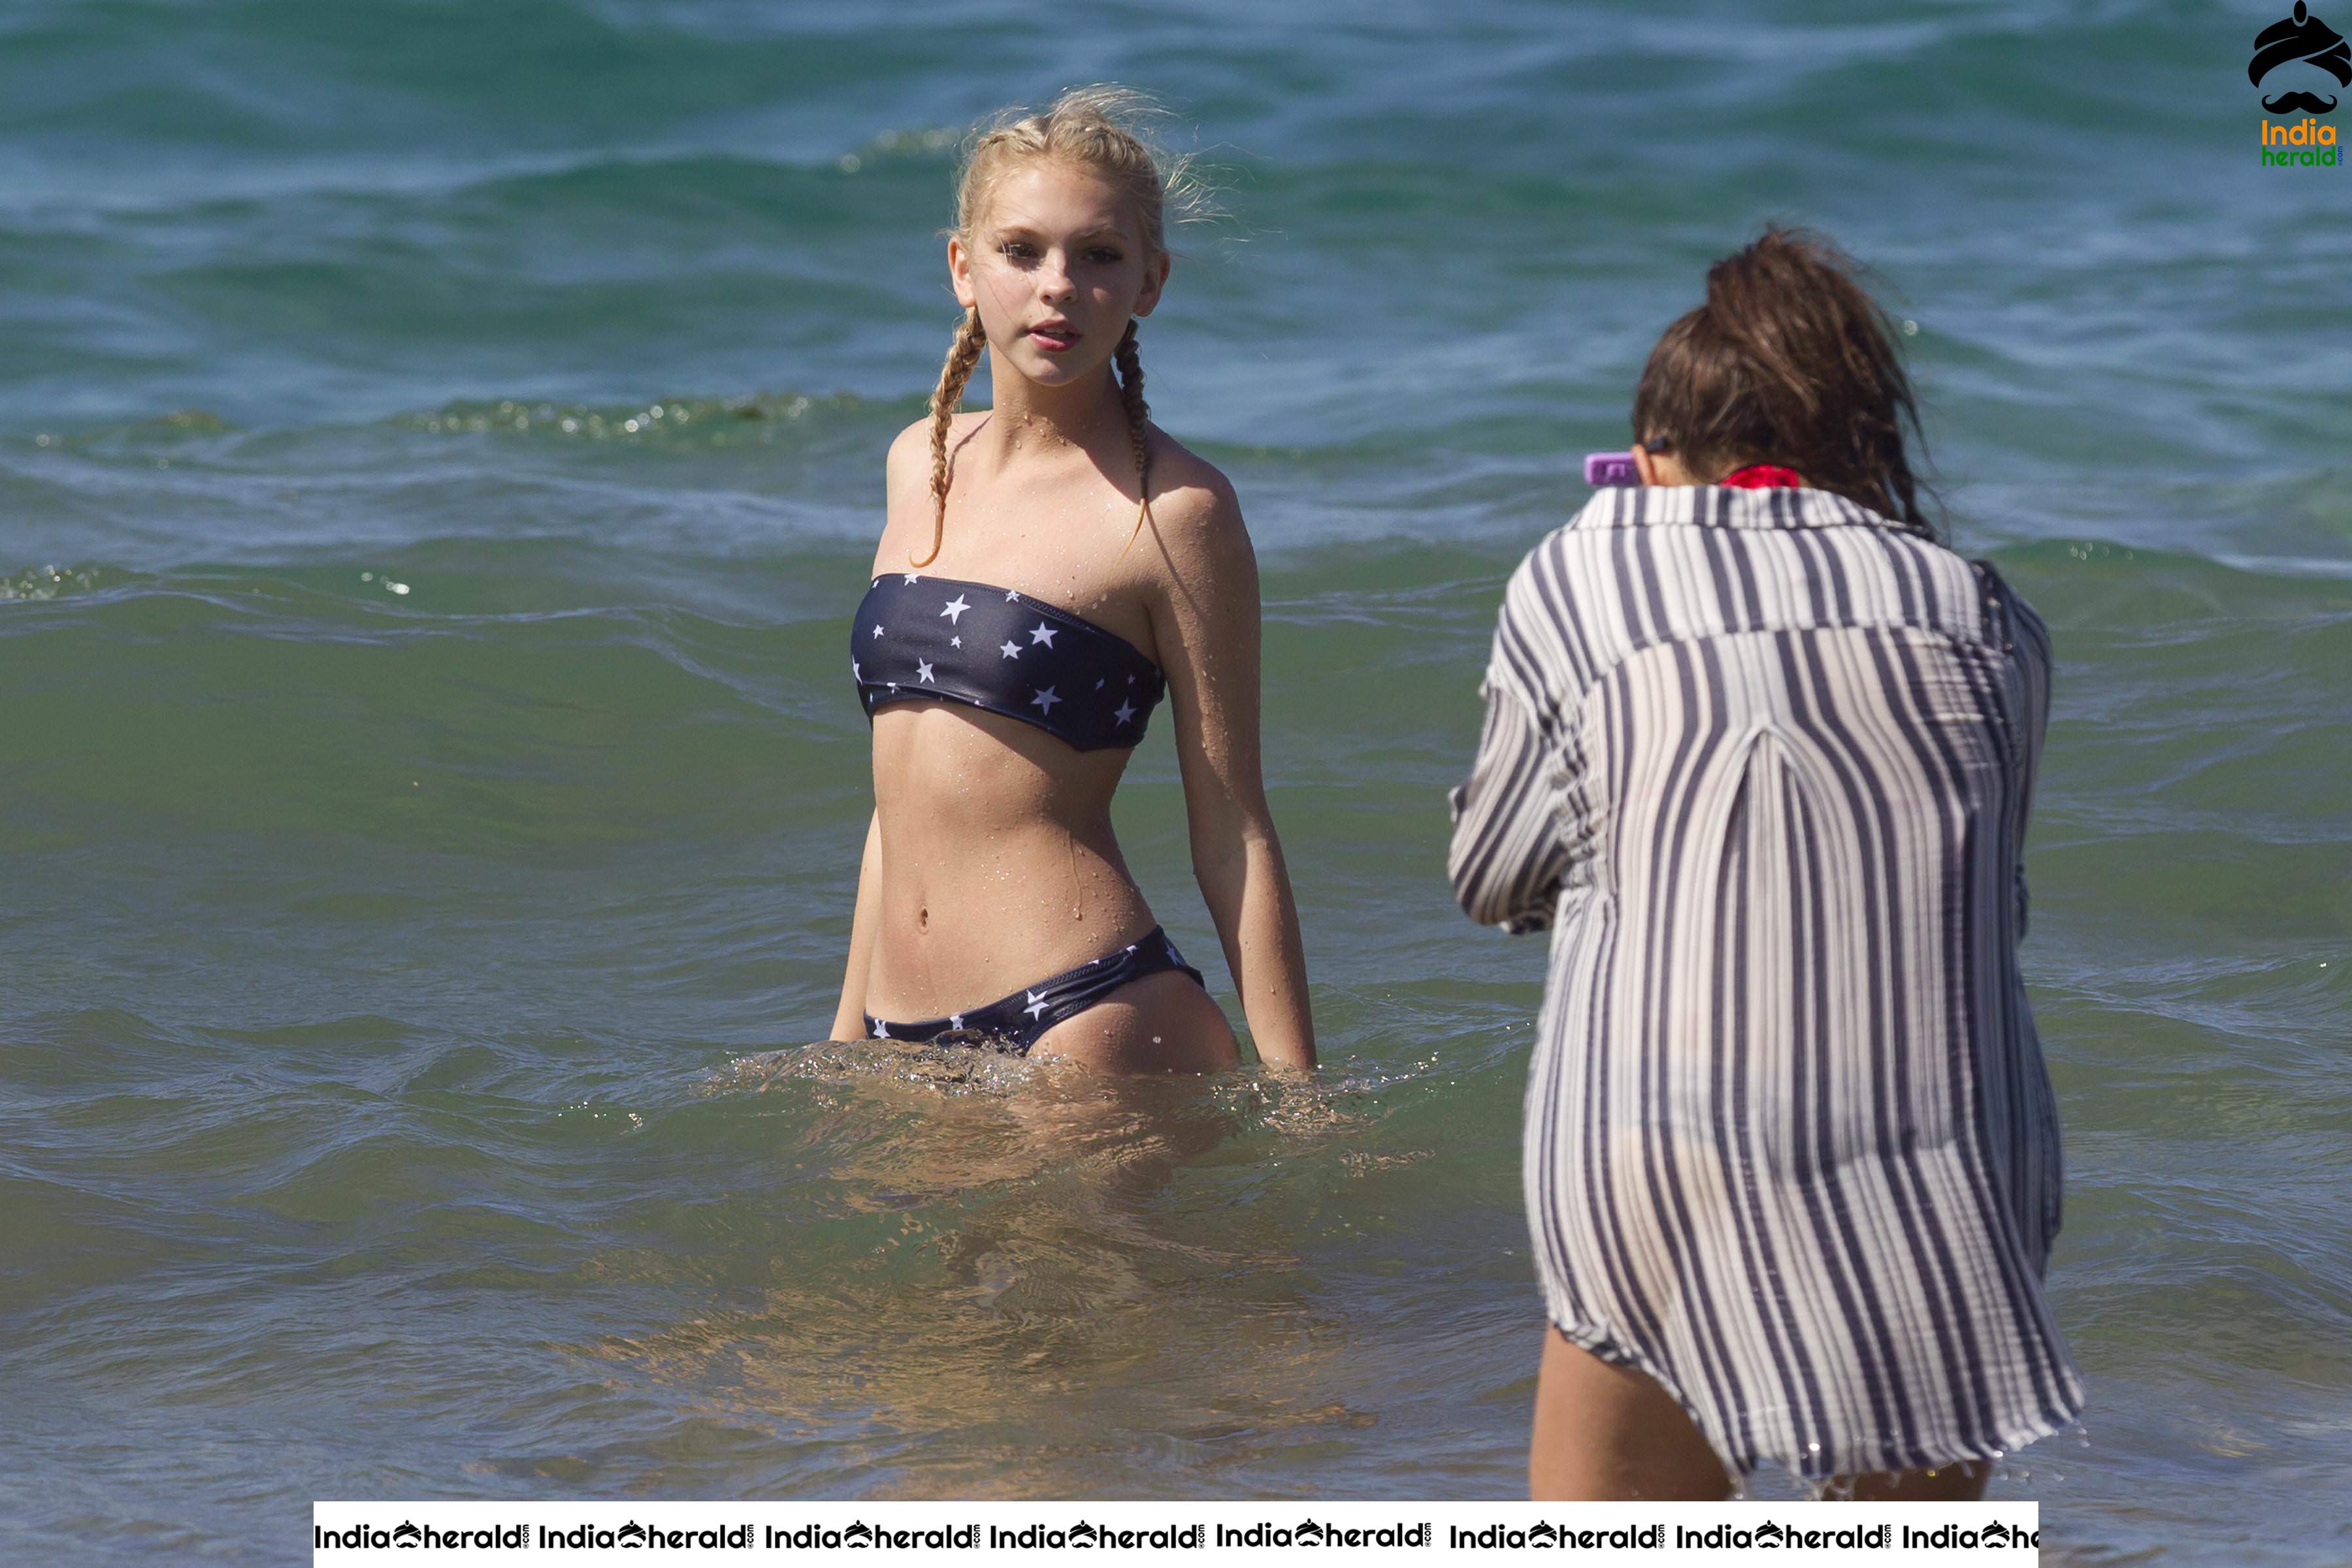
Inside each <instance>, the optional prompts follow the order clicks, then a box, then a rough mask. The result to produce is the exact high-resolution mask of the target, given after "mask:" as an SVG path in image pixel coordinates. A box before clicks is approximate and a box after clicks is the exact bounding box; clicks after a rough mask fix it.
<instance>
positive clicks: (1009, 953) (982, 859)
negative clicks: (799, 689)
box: [866, 701, 1153, 1018]
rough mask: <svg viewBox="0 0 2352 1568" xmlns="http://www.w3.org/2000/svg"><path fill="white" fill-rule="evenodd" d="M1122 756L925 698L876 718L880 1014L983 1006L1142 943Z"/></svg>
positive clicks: (872, 990)
mask: <svg viewBox="0 0 2352 1568" xmlns="http://www.w3.org/2000/svg"><path fill="white" fill-rule="evenodd" d="M1128 756H1129V753H1128V752H1124V751H1103V752H1072V751H1071V749H1070V747H1069V745H1068V744H1067V743H1066V742H1063V741H1061V740H1059V739H1057V738H1055V737H1054V736H1052V735H1049V734H1047V733H1045V731H1042V730H1039V729H1037V728H1036V727H1035V726H1034V725H1030V724H1024V723H1023V722H1021V721H1018V720H1014V719H1007V718H1004V717H1003V716H1001V715H998V714H994V713H989V712H985V711H983V710H979V709H973V708H965V707H961V706H958V705H954V704H950V703H944V702H937V701H926V702H910V703H902V704H899V705H898V706H895V707H887V708H883V709H880V710H877V711H876V713H875V715H874V798H875V808H876V812H877V823H878V826H879V829H880V840H881V878H882V886H881V896H880V916H881V921H880V929H879V930H878V931H877V933H876V934H877V937H878V939H879V940H878V941H877V942H876V943H875V945H874V957H873V963H872V967H871V969H870V971H869V972H868V973H867V976H866V1007H867V1010H868V1011H870V1012H872V1013H873V1014H875V1015H876V1016H879V1017H887V1018H938V1017H945V1016H948V1015H950V1014H951V1013H955V1012H960V1011H962V1010H964V1009H966V1008H971V1007H977V1006H980V1005H984V1004H986V1003H989V1002H993V1001H995V1000H996V999H997V998H998V997H1000V996H1004V995H1008V994H1011V993H1013V992H1014V991H1016V990H1019V989H1020V988H1022V987H1023V986H1025V985H1034V984H1036V983H1037V982H1038V981H1040V980H1043V979H1045V977H1046V976H1048V975H1052V974H1057V973H1061V972H1062V971H1064V970H1066V969H1074V968H1076V967H1077V966H1078V965H1080V964H1083V963H1087V961H1089V960H1091V959H1095V958H1098V957H1100V956H1101V955H1102V954H1104V953H1105V952H1109V951H1111V950H1112V949H1114V948H1118V947H1121V946H1123V945H1125V944H1126V943H1128V942H1133V941H1135V940H1136V939H1137V938H1138V937H1140V936H1141V935H1143V934H1144V933H1145V932H1146V931H1150V929H1151V927H1152V923H1153V921H1152V917H1151V911H1150V908H1149V907H1148V906H1147V905H1146V904H1145V902H1144V900H1143V895H1142V893H1141V891H1140V890H1139V889H1137V887H1136V885H1135V879H1134V878H1132V877H1131V876H1129V873H1128V868H1127V862H1126V861H1125V859H1124V858H1121V856H1120V854H1119V850H1118V841H1117V840H1116V839H1115V838H1114V837H1112V835H1111V826H1110V800H1111V795H1112V793H1113V792H1114V791H1115V790H1116V789H1117V788H1118V780H1119V775H1120V773H1123V772H1125V771H1126V767H1127V759H1128Z"/></svg>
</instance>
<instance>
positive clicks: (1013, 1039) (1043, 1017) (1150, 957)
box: [866, 926, 1207, 1056]
mask: <svg viewBox="0 0 2352 1568" xmlns="http://www.w3.org/2000/svg"><path fill="white" fill-rule="evenodd" d="M1170 970H1174V971H1176V972H1177V973H1182V974H1189V975H1191V976H1192V980H1193V983H1194V984H1199V985H1202V986H1203V987H1205V986H1206V984H1207V982H1205V981H1203V980H1202V979H1201V972H1200V971H1199V970H1197V969H1195V968H1193V967H1192V965H1191V964H1189V963H1185V962H1184V955H1183V954H1182V953H1181V952H1177V951H1176V944H1175V943H1174V942H1171V941H1169V940H1168V933H1167V932H1166V931H1162V930H1160V928H1159V927H1158V926H1153V927H1152V928H1151V930H1150V931H1148V932H1147V933H1145V934H1144V935H1143V936H1142V937H1140V938H1139V939H1137V940H1136V941H1134V942H1130V943H1129V944H1128V945H1127V946H1125V947H1123V948H1119V949H1118V950H1117V951H1115V952H1107V953H1105V954H1103V955H1102V956H1101V957H1100V958H1097V959H1095V960H1093V961H1092V962H1090V963H1082V964H1080V965H1078V966H1077V967H1076V969H1072V970H1066V971H1065V972H1063V973H1060V974H1056V975H1055V976H1054V977H1053V978H1052V979H1050V980H1041V981H1039V982H1038V983H1037V984H1034V985H1031V986H1026V987H1024V988H1023V989H1022V990H1019V991H1015V992H1014V993H1013V994H1012V995H1010V996H1007V997H1004V998H1003V1000H1001V1001H996V1002H991V1003H990V1004H989V1005H987V1006H985V1007H974V1008H973V1009H972V1010H971V1011H970V1012H968V1013H958V1014H955V1015H953V1016H950V1017H946V1018H932V1019H929V1020H927V1021H925V1022H923V1023H920V1024H894V1023H891V1022H890V1021H888V1020H887V1019H885V1018H877V1017H876V1016H874V1015H873V1014H871V1013H868V1014H866V1035H867V1036H868V1037H870V1038H873V1039H877V1040H913V1041H917V1042H922V1041H929V1040H934V1039H937V1040H939V1042H940V1044H941V1045H969V1046H996V1047H1003V1048H1008V1049H1010V1050H1011V1051H1012V1052H1013V1055H1015V1056H1025V1055H1027V1054H1028V1051H1029V1047H1032V1046H1034V1045H1035V1044H1036V1043H1037V1041H1038V1040H1039V1038H1040V1037H1043V1036H1044V1035H1045V1031H1046V1030H1048V1029H1050V1028H1052V1027H1053V1026H1055V1025H1056V1024H1058V1023H1060V1022H1061V1021H1062V1020H1063V1019H1065V1018H1075V1017H1076V1016H1078V1015H1079V1014H1081V1013H1083V1012H1085V1011H1086V1010H1087V1008H1089V1007H1091V1006H1093V1005H1095V1004H1096V1003H1097V1002H1099V1001H1101V1000H1102V999H1103V998H1104V997H1106V996H1108V995H1109V994H1111V993H1112V992H1114V991H1116V990H1118V988H1119V987H1120V986H1122V985H1125V984H1128V983H1129V981H1133V980H1141V979H1142V978H1144V977H1145V976H1146V975H1150V974H1164V973H1168V972H1169V971H1170ZM942 1036H953V1037H956V1038H952V1039H942V1038H940V1037H942Z"/></svg>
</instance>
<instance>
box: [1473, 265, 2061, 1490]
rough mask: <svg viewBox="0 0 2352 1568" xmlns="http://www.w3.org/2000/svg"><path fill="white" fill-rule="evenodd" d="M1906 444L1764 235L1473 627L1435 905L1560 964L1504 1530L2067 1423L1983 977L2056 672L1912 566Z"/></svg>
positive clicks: (2043, 1122)
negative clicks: (1609, 466)
mask: <svg viewBox="0 0 2352 1568" xmlns="http://www.w3.org/2000/svg"><path fill="white" fill-rule="evenodd" d="M1906 423H1908V424H1910V425H1911V426H1913V428H1914V431H1915V433H1916V425H1917V415H1916V408H1915V406H1914V405H1913V402H1912V397H1911V392H1910V388H1909V384H1908V382H1907V379H1906V376H1905V374H1904V371H1903V368H1902V365H1901V362H1900V359H1899V357H1898V355H1897V353H1896V351H1895V342H1894V338H1893V336H1892V334H1891V332H1890V331H1889V323H1888V321H1887V320H1886V318H1885V314H1884V312H1882V311H1881V310H1879V309H1878V308H1877V306H1876V305H1875V304H1874V303H1873V302H1872V300H1871V299H1870V297H1869V296H1868V294H1866V293H1865V292H1864V290H1863V289H1862V288H1861V287H1860V286H1859V285H1858V284H1857V283H1856V282H1855V281H1854V279H1853V276H1852V268H1851V263H1849V262H1848V261H1847V260H1846V259H1845V258H1843V256H1842V255H1840V254H1839V253H1838V252H1837V251H1836V250H1835V249H1833V248H1832V247H1830V246H1829V245H1828V244H1827V243H1826V242H1824V241H1822V240H1819V239H1817V238H1813V237H1808V236H1804V235H1801V234H1792V233H1789V232H1786V231H1781V230H1769V231H1768V232H1767V233H1766V234H1765V236H1764V237H1762V238H1761V239H1759V241H1757V242H1756V243H1755V244H1754V245H1752V246H1750V247H1748V248H1747V249H1745V250H1743V251H1741V252H1739V253H1738V255H1735V256H1732V257H1729V258H1726V259H1724V260H1722V261H1719V262H1717V264H1716V265H1715V267H1714V268H1711V269H1710V271H1709V272H1708V274H1707V300H1706V304H1705V305H1704V306H1702V307H1700V308H1699V309H1697V310H1694V311H1692V312H1691V313H1690V314H1688V315H1686V316H1685V317H1683V318H1682V319H1681V320H1680V321H1676V322H1675V324H1674V325H1673V326H1672V327H1671V328H1669V329H1668V330H1667V331H1666V333H1665V335H1664V338H1663V339H1661V340H1660V342H1659V343H1658V346H1657V348H1656V349H1655V351H1654V352H1653V353H1652V354H1651V356H1650V361H1649V364H1648V366H1647V367H1646V369H1645V370H1644V371H1643V377H1642V384H1641V387H1640V390H1639V393H1638V394H1637V395H1636V397H1635V400H1634V405H1633V429H1634V434H1635V436H1636V437H1639V440H1640V445H1638V446H1637V447H1634V456H1635V460H1636V465H1637V467H1638V468H1639V470H1640V474H1641V479H1642V485H1641V486H1640V487H1639V488H1633V489H1603V490H1602V491H1601V493H1599V494H1597V495H1596V496H1594V498H1593V499H1592V500H1591V503H1590V504H1588V505H1587V506H1586V507H1585V509H1584V510H1583V511H1581V512H1580V513H1579V514H1578V516H1577V517H1576V518H1575V520H1574V521H1571V522H1570V523H1569V524H1568V525H1567V526H1566V527H1565V528H1562V529H1560V530H1559V531H1557V532H1555V533H1553V534H1552V535H1550V536H1549V538H1547V539H1545V540H1544V541H1543V542H1541V543H1540V544H1538V545H1537V546H1536V548H1535V550H1534V551H1533V552H1531V553H1530V554H1529V555H1528V558H1527V560H1526V561H1525V562H1524V563H1521V565H1520V566H1519V568H1518V570H1517V572H1516V573H1514V574H1512V577H1511V579H1510V583H1509V585H1508V587H1507V590H1506V592H1505V595H1504V600H1503V607H1502V614H1501V618H1500V624H1499V626H1497V627H1496V634H1495V643H1494V652H1493V658H1492V660H1491V662H1490V663H1489V665H1488V667H1487V670H1486V684H1485V688H1484V692H1485V697H1486V730H1485V734H1484V738H1483V739H1482V741H1481V742H1480V744H1479V750H1478V758H1477V763H1476V765H1475V768H1474V770H1473V772H1472V773H1471V775H1470V777H1469V779H1468V781H1467V782H1466V783H1465V784H1463V785H1462V787H1461V788H1460V789H1458V790H1456V791H1455V792H1454V796H1453V805H1454V843H1453V851H1452V855H1451V857H1450V867H1449V868H1450V870H1451V873H1452V876H1453V879H1454V891H1455V894H1456V896H1457V897H1458V898H1459V899H1460V900H1461V903H1462V907H1463V908H1464V909H1465V910H1466V911H1467V912H1468V913H1469V915H1470V916H1471V918H1472V919H1474V920H1476V921H1481V922H1484V923H1486V924H1491V925H1497V926H1501V927H1502V928H1504V929H1505V930H1507V931H1537V930H1542V929H1545V928H1549V929H1551V931H1552V933H1553V934H1552V942H1551V959H1550V966H1549V976H1548V984H1547V986H1546V991H1545V997H1544V1006H1543V1013H1542V1016H1541V1020H1540V1023H1539V1026H1538V1032H1537V1042H1536V1047H1535V1053H1534V1057H1533V1059H1532V1061H1531V1063H1530V1068H1529V1079H1528V1095H1527V1118H1526V1163H1525V1183H1526V1189H1527V1201H1528V1224H1529V1227H1530V1229H1531V1231H1532V1233H1533V1240H1534V1251H1535V1257H1536V1259H1537V1264H1538V1273H1539V1274H1540V1277H1541V1280H1542V1286H1543V1293H1544V1300H1545V1306H1546V1309H1547V1312H1548V1315H1549V1325H1550V1326H1549V1328H1548V1329H1547V1331H1546V1332H1545V1336H1544V1352H1543V1361H1542V1370H1541V1374H1540V1377H1539V1379H1538V1390H1537V1395H1536V1418H1535V1431H1534V1440H1533V1445H1532V1449H1531V1453H1530V1457H1529V1462H1528V1473H1529V1481H1530V1484H1531V1486H1532V1488H1533V1489H1534V1491H1535V1494H1536V1495H1537V1496H1538V1497H1557V1498H1631V1497H1648V1498H1664V1497H1675V1498H1707V1497H1721V1496H1724V1495H1726V1494H1727V1492H1728V1491H1729V1490H1730V1489H1732V1488H1733V1486H1734V1485H1735V1483H1736V1478H1738V1477H1741V1476H1744V1475H1746V1474H1747V1473H1748V1472H1751V1471H1754V1470H1757V1469H1759V1468H1774V1469H1781V1470H1786V1471H1789V1472H1792V1473H1794V1474H1797V1475H1800V1476H1802V1477H1805V1478H1808V1479H1814V1480H1817V1481H1822V1482H1827V1481H1831V1480H1832V1479H1841V1480H1843V1481H1845V1482H1847V1483H1850V1485H1851V1488H1852V1490H1853V1492H1854V1494H1855V1495H1860V1496H1864V1497H1878V1498H1886V1497H1923V1498H1924V1497H1972V1496H1976V1495H1979V1494H1980V1492H1981V1490H1982V1489H1983V1486H1984V1481H1985V1477H1986V1474H1987V1472H1988V1470H1989V1469H1990V1464H1991V1462H1992V1461H1993V1460H1995V1459H1997V1458H2000V1455H2002V1454H2003V1453H2005V1452H2007V1451H2009V1450H2010V1449H2012V1448H2015V1447H2019V1446H2020V1445H2021V1444H2024V1443H2027V1442H2031V1441H2032V1440H2033V1439H2034V1438H2036V1437H2038V1436H2043V1435H2045V1434H2047V1433H2049V1432H2052V1431H2053V1430H2056V1429H2057V1428H2059V1427H2061V1426H2064V1425H2065V1424H2066V1423H2068V1422H2069V1421H2071V1420H2073V1419H2074V1415H2076V1413H2077V1412H2078V1411H2079V1410H2080V1408H2081V1405H2082V1387H2081V1383H2080V1380H2079V1378H2078V1377H2077V1375H2076V1373H2075V1371H2074V1366H2073V1364H2072V1363H2071V1361H2070V1360H2069V1357H2068V1355H2067V1352H2066V1348H2065V1345H2064V1343H2063V1342H2062V1340H2061V1339H2060V1337H2059V1333H2058V1331H2057V1328H2056V1325H2055V1324H2054V1323H2053V1321H2052V1318H2051V1314H2050V1310H2049V1307H2048V1304H2047V1302H2046V1301H2045V1300H2044V1298H2043V1294H2042V1270H2043V1267H2044V1264H2045V1261H2046V1259H2047V1258H2048V1255H2049V1249H2050V1243H2051V1239H2052V1237H2053V1236H2054V1235H2055V1234H2056V1232H2057V1228H2058V1211H2059V1148H2058V1122H2057V1116H2056V1112H2055V1108H2054V1105H2053V1100H2052V1095H2051V1090H2050V1081H2049V1077H2048V1074H2047V1072H2046V1071H2045V1069H2044V1068H2043V1065H2042V1051H2041V1047H2040V1045H2039V1043H2038V1042H2037V1040H2036V1039H2035V1037H2034V1030H2033V1018H2032V1012H2031V1011H2030V1009H2029V1007H2028V1005H2027V1002H2026V995H2025V988H2024V985H2023V984H2022V982H2021V979H2020V977H2019V973H2018V967H2017V942H2018V940H2019V938H2020V937H2021V936H2022V935H2023V933H2024V930H2025V883H2024V878H2023V870H2022V859H2021V856H2022V851H2023V847H2024V839H2025V824H2026V813H2027V809H2028V804H2029V800H2030V797H2031V795H2032V784H2033V775H2034V764H2035V760H2036V757H2037V755H2038V753H2039V752H2040V749H2041V744H2042V727H2043V721H2044V718H2045V715H2046V712H2047V708H2048V692H2049V676H2050V646H2049V640H2048V637H2047V636H2046V634H2045V633H2044V631H2043V629H2042V623H2041V622H2040V621H2039V620H2038V619H2037V618H2036V617H2035V616H2034V614H2033V612H2032V610H2031V609H2030V608H2029V607H2028V606H2027V605H2025V603H2024V601H2023V600H2021V599H2020V598H2019V597H2018V596H2017V595H2015V594H2014V593H2013V592H2011V589H2010V588H2009V586H2008V585H2007V584H2004V583H2003V582H2002V581H2001V580H2000V577H1999V576H1998V575H1997V574H1995V573H1994V572H1993V570H1992V568H1991V567H1990V566H1989V565H1986V564H1984V563H1970V562H1968V561H1964V560H1962V559H1961V558H1960V557H1959V556H1958V555H1956V554H1954V553H1953V552H1950V551H1949V550H1948V549H1946V548H1944V547H1943V546H1942V545H1941V544H1939V543H1938V542H1937V541H1936V539H1935V536H1934V534H1933V532H1932V531H1931V530H1930V528H1929V526H1928V524H1927V519H1926V517H1925V514H1924V513H1923V512H1922V510H1921V508H1920V505H1919V500H1918V487H1917V485H1916V481H1915V480H1914V479H1913V477H1912V474H1911V468H1910V465H1909V462H1908V460H1907V458H1906V453H1905V449H1904V428H1903V426H1904V425H1905V424H1906Z"/></svg>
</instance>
